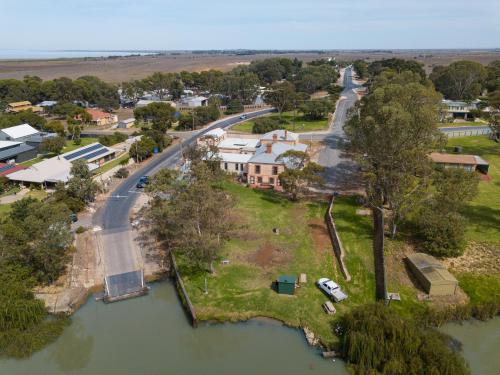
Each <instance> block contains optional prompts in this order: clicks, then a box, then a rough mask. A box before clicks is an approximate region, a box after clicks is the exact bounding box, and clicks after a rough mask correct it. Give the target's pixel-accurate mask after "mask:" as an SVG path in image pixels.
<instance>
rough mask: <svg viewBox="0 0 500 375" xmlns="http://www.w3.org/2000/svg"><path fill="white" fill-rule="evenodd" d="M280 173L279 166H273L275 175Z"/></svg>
mask: <svg viewBox="0 0 500 375" xmlns="http://www.w3.org/2000/svg"><path fill="white" fill-rule="evenodd" d="M277 174H278V167H273V175H274V176H276V175H277Z"/></svg>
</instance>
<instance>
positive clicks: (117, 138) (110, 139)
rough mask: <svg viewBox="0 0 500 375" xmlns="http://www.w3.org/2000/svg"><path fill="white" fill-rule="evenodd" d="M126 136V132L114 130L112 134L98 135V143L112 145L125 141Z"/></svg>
mask: <svg viewBox="0 0 500 375" xmlns="http://www.w3.org/2000/svg"><path fill="white" fill-rule="evenodd" d="M127 138H128V136H127V135H126V134H123V133H120V132H114V133H113V135H103V136H100V137H99V143H101V144H103V145H104V146H113V145H115V144H117V143H122V142H125V140H126V139H127Z"/></svg>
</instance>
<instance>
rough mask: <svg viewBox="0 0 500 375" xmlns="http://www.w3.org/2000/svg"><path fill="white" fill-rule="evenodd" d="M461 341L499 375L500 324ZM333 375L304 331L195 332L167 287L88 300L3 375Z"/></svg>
mask: <svg viewBox="0 0 500 375" xmlns="http://www.w3.org/2000/svg"><path fill="white" fill-rule="evenodd" d="M442 331H443V332H445V333H448V334H450V335H452V336H454V337H455V338H457V339H459V340H460V341H461V342H462V343H463V350H464V352H463V354H464V356H465V358H466V359H467V361H468V362H469V364H470V366H471V370H472V374H474V375H475V374H478V375H479V374H480V375H493V374H498V368H500V356H498V354H497V353H498V349H499V348H500V318H496V319H494V320H491V321H489V322H488V323H481V322H466V323H464V324H447V325H446V326H445V327H443V328H442ZM283 373H286V374H287V375H294V374H297V375H298V374H306V373H311V374H314V373H316V374H334V375H345V374H347V371H346V369H345V367H344V365H343V363H342V361H339V360H336V361H335V362H333V361H332V360H324V359H323V358H321V357H320V352H319V351H318V350H314V349H311V348H310V347H308V346H307V344H306V342H305V339H304V337H303V335H302V333H301V332H299V331H298V330H295V329H290V328H286V327H284V326H282V325H280V324H276V323H271V322H260V321H251V322H247V323H238V324H202V325H201V326H200V327H199V328H197V329H193V328H191V326H190V325H189V324H188V321H187V319H186V316H185V314H184V311H183V310H182V308H181V306H180V304H179V300H178V298H177V295H176V292H175V289H174V287H173V285H172V284H171V283H170V282H161V283H157V284H154V285H153V287H152V290H151V292H150V294H149V295H147V296H144V297H140V298H136V299H132V300H128V301H125V302H118V303H114V304H109V305H106V304H104V303H102V302H95V301H94V300H93V299H90V300H89V301H88V302H87V303H86V304H85V305H84V306H83V307H82V308H81V309H80V310H79V311H78V312H77V313H76V314H75V315H74V316H73V323H72V324H71V326H70V327H69V328H67V329H66V330H65V332H64V333H63V335H62V336H61V337H60V338H59V339H58V340H57V341H56V342H55V343H53V344H52V345H50V346H48V347H47V348H45V349H44V350H42V351H40V352H38V353H36V354H35V355H34V356H32V357H31V358H29V359H25V360H0V374H2V375H31V374H37V375H62V374H72V375H73V374H85V375H87V374H88V375H101V374H102V375H112V374H141V375H142V374H144V375H150V374H176V375H177V374H218V375H225V374H231V375H232V374H241V375H245V374H252V375H254V374H283Z"/></svg>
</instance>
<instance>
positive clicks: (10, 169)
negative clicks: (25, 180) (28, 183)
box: [0, 163, 26, 176]
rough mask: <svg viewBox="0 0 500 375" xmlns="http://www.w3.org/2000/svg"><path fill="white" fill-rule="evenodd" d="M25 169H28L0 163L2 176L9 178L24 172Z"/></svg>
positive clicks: (0, 174)
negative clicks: (9, 175)
mask: <svg viewBox="0 0 500 375" xmlns="http://www.w3.org/2000/svg"><path fill="white" fill-rule="evenodd" d="M23 169H26V167H23V166H22V165H15V164H5V163H0V176H7V175H8V174H11V173H14V172H17V171H22V170H23Z"/></svg>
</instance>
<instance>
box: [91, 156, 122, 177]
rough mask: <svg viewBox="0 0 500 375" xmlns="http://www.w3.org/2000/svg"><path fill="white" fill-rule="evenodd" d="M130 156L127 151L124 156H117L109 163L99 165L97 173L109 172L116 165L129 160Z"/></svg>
mask: <svg viewBox="0 0 500 375" xmlns="http://www.w3.org/2000/svg"><path fill="white" fill-rule="evenodd" d="M128 158H130V156H129V154H128V152H127V153H125V154H123V155H122V156H120V157H119V158H116V159H115V160H112V161H110V162H109V163H107V164H104V165H103V166H102V167H99V168H98V169H97V170H96V171H95V174H99V173H104V172H107V171H109V170H110V169H112V168H114V167H116V166H117V165H119V164H120V163H121V162H122V161H123V160H127V159H128Z"/></svg>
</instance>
